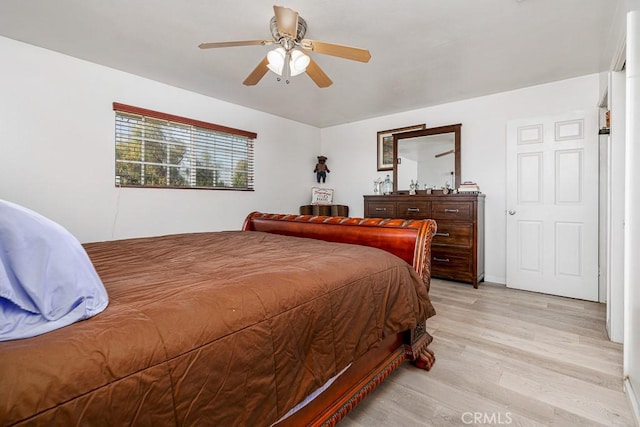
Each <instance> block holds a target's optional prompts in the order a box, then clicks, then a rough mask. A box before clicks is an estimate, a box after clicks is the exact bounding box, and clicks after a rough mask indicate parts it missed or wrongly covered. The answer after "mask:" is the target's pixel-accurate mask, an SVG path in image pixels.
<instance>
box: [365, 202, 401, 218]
mask: <svg viewBox="0 0 640 427" xmlns="http://www.w3.org/2000/svg"><path fill="white" fill-rule="evenodd" d="M367 217H369V218H395V217H396V204H395V203H384V202H379V203H367Z"/></svg>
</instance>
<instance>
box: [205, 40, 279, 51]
mask: <svg viewBox="0 0 640 427" xmlns="http://www.w3.org/2000/svg"><path fill="white" fill-rule="evenodd" d="M272 43H273V40H242V41H236V42H217V43H200V44H199V45H198V47H199V48H200V49H213V48H217V47H236V46H264V45H267V44H272Z"/></svg>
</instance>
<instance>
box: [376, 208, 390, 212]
mask: <svg viewBox="0 0 640 427" xmlns="http://www.w3.org/2000/svg"><path fill="white" fill-rule="evenodd" d="M386 210H387V208H376V211H386Z"/></svg>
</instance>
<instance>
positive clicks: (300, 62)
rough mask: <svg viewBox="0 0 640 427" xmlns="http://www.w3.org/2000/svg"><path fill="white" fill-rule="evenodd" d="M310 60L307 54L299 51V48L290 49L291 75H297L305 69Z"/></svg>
mask: <svg viewBox="0 0 640 427" xmlns="http://www.w3.org/2000/svg"><path fill="white" fill-rule="evenodd" d="M309 62H311V58H309V56H308V55H306V54H304V53H302V52H300V51H299V50H295V49H294V50H292V51H291V76H297V75H298V74H302V73H304V72H305V71H307V66H308V65H309Z"/></svg>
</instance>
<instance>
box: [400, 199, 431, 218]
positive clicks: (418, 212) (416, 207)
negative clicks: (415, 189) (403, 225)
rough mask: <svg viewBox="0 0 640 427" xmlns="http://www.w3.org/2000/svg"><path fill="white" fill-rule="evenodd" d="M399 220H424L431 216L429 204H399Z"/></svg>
mask: <svg viewBox="0 0 640 427" xmlns="http://www.w3.org/2000/svg"><path fill="white" fill-rule="evenodd" d="M397 214H398V218H408V219H423V218H429V217H430V216H431V204H430V203H428V202H398V210H397Z"/></svg>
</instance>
